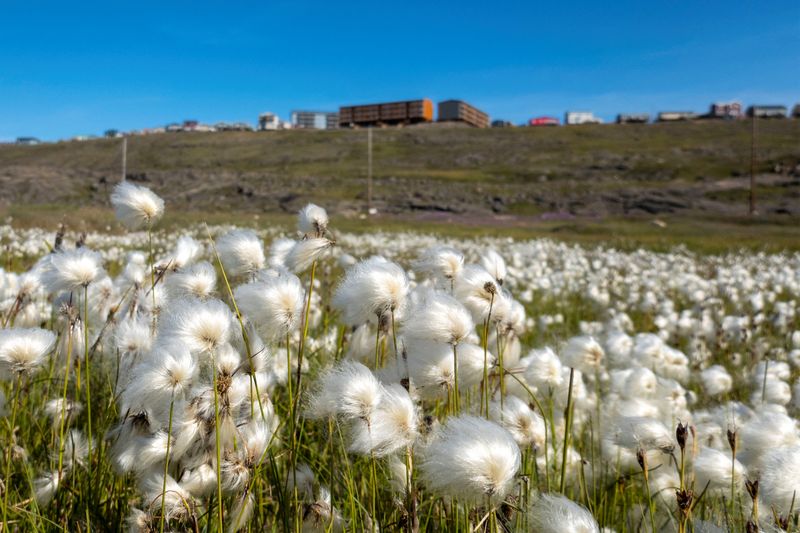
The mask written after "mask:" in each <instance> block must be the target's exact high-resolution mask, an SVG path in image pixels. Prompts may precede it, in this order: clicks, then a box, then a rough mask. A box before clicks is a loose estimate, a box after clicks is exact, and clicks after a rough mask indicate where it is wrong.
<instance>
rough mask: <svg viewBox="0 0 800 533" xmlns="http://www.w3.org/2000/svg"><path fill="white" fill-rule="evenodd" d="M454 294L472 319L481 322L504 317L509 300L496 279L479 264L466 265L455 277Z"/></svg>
mask: <svg viewBox="0 0 800 533" xmlns="http://www.w3.org/2000/svg"><path fill="white" fill-rule="evenodd" d="M454 296H455V297H456V299H458V301H460V302H461V303H462V304H464V306H465V307H466V308H467V309H469V312H470V313H472V320H474V321H475V323H476V324H482V323H483V322H484V321H485V320H486V319H487V318H490V319H491V320H492V321H493V322H499V321H502V320H503V319H505V317H506V314H507V313H508V311H509V310H510V300H509V298H507V297H506V295H505V294H504V293H503V292H502V291H501V290H500V286H499V284H498V283H497V280H496V279H495V278H494V276H492V275H491V274H490V273H489V272H488V271H487V270H486V269H485V268H483V267H482V266H480V265H467V266H465V267H464V269H463V271H462V272H461V274H460V275H459V276H458V278H456V280H455V284H454Z"/></svg>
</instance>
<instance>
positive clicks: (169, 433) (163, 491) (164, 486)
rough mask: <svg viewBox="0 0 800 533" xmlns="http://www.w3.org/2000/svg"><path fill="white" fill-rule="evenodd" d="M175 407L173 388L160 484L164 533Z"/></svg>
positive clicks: (161, 528)
mask: <svg viewBox="0 0 800 533" xmlns="http://www.w3.org/2000/svg"><path fill="white" fill-rule="evenodd" d="M174 407H175V389H173V390H172V398H171V399H170V402H169V424H168V425H167V452H166V453H165V454H164V481H163V484H162V485H161V527H160V531H161V533H164V504H165V501H166V498H167V474H168V473H169V446H170V444H171V443H170V437H172V412H173V409H174Z"/></svg>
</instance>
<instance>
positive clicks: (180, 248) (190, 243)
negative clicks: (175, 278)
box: [159, 235, 204, 270]
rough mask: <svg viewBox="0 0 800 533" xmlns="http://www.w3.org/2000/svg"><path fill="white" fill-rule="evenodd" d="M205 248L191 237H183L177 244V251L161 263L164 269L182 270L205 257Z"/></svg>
mask: <svg viewBox="0 0 800 533" xmlns="http://www.w3.org/2000/svg"><path fill="white" fill-rule="evenodd" d="M203 251H204V250H203V246H202V245H201V244H200V243H199V242H197V241H196V240H194V239H193V238H192V237H190V236H189V235H182V236H180V237H179V238H178V242H177V243H176V244H175V251H174V252H172V253H171V254H170V255H168V256H167V257H166V258H164V259H162V260H161V261H160V262H159V266H160V267H162V268H169V269H170V270H182V269H184V268H186V267H188V266H190V265H192V264H193V263H194V262H195V261H197V260H198V259H200V256H201V255H203Z"/></svg>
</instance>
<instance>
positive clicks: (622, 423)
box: [612, 416, 675, 453]
mask: <svg viewBox="0 0 800 533" xmlns="http://www.w3.org/2000/svg"><path fill="white" fill-rule="evenodd" d="M612 435H613V438H614V442H615V443H616V445H617V446H619V447H621V448H625V449H627V450H631V451H636V450H638V449H642V450H644V451H650V450H660V451H662V452H664V453H671V452H672V450H673V449H674V448H675V442H674V440H673V436H672V432H671V431H670V430H669V429H667V427H666V426H665V425H664V424H663V423H662V422H661V421H659V420H656V419H653V418H646V417H638V416H624V417H619V418H618V419H616V420H615V421H614V424H613V428H612Z"/></svg>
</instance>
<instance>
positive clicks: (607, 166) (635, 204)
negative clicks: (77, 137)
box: [0, 120, 800, 219]
mask: <svg viewBox="0 0 800 533" xmlns="http://www.w3.org/2000/svg"><path fill="white" fill-rule="evenodd" d="M366 135H367V134H366V131H364V130H359V131H331V132H311V131H281V132H256V133H243V132H227V133H174V134H162V135H154V136H148V137H133V138H130V139H129V141H128V174H129V178H131V179H136V180H140V181H141V182H143V183H146V184H147V185H148V186H150V187H153V188H154V189H155V190H156V191H158V193H159V194H161V195H162V196H164V197H165V198H166V199H167V200H168V202H169V203H170V204H171V205H173V206H178V207H179V208H181V209H192V210H203V211H210V210H215V211H219V210H238V211H242V212H255V213H263V212H266V213H271V212H289V211H294V210H296V209H297V208H298V207H299V206H300V205H301V204H302V203H304V202H306V201H308V200H312V199H313V200H316V201H322V200H323V199H324V201H325V202H326V204H327V205H328V206H329V207H330V208H331V209H333V210H334V211H338V212H344V213H346V212H348V211H351V212H355V211H357V210H359V209H363V207H364V204H365V198H366V174H367V171H366V168H367V156H366ZM120 161H121V141H120V140H118V139H113V140H108V139H100V140H94V141H84V142H62V143H57V144H45V145H39V146H12V145H6V146H0V186H2V190H3V194H2V197H0V202H2V204H4V205H5V206H8V205H11V204H15V205H20V204H24V205H32V204H59V205H63V204H68V205H74V206H83V205H101V204H103V203H104V202H106V201H107V194H108V189H109V187H110V186H111V185H112V184H113V183H114V182H116V181H117V180H118V179H119V176H120V167H121V163H120ZM799 163H800V121H797V120H791V121H790V120H785V121H761V122H759V123H758V164H757V168H758V173H759V178H758V181H759V189H758V201H759V206H758V207H759V211H760V212H762V213H763V214H777V215H786V214H793V215H800V201H798V200H800V165H799ZM749 168H750V124H749V123H747V122H737V123H730V122H697V123H677V124H645V125H633V124H631V125H622V126H617V125H598V126H580V127H561V128H515V129H490V130H475V129H468V128H460V127H443V126H430V127H408V128H401V129H380V130H375V132H374V172H375V188H374V198H375V205H376V207H378V209H379V210H380V211H381V212H382V213H395V214H403V213H409V212H416V213H418V214H419V213H431V215H426V216H432V217H435V216H437V215H436V214H437V213H439V214H440V213H450V214H457V215H459V216H463V217H476V216H481V215H488V214H502V215H509V216H512V215H514V216H518V217H525V218H527V217H536V218H542V219H546V218H562V217H571V216H578V217H597V216H606V215H612V216H615V215H630V214H649V215H661V214H668V213H678V214H680V213H686V214H693V213H694V214H699V213H702V214H706V215H707V214H720V215H738V214H744V213H746V200H747V194H748V193H747V187H748V183H749V178H748V176H749ZM1 206H2V205H0V207H1Z"/></svg>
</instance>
